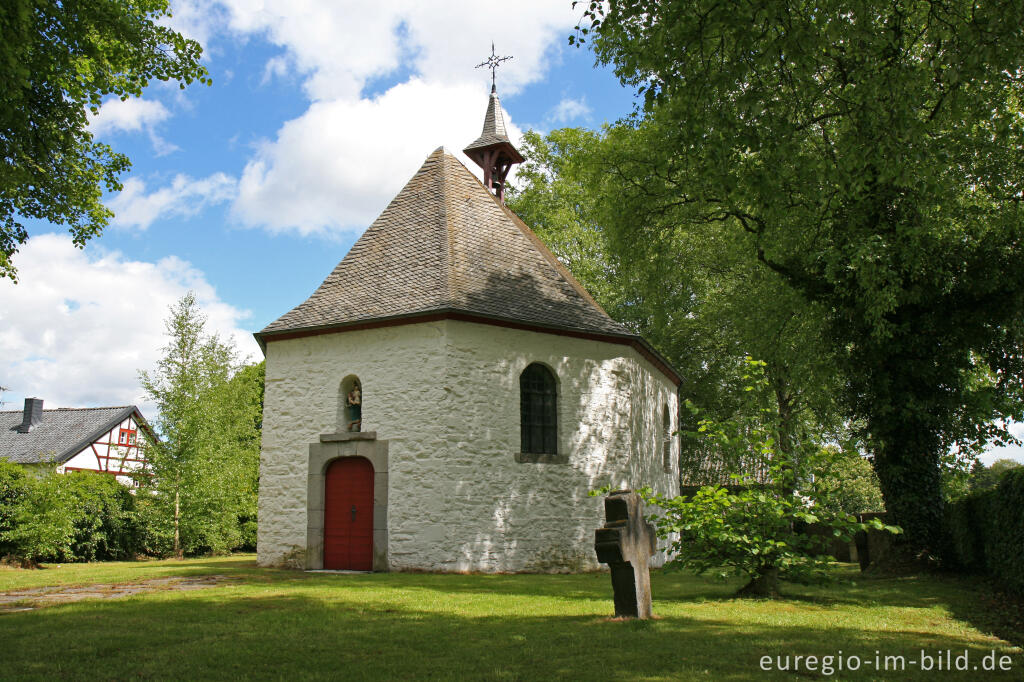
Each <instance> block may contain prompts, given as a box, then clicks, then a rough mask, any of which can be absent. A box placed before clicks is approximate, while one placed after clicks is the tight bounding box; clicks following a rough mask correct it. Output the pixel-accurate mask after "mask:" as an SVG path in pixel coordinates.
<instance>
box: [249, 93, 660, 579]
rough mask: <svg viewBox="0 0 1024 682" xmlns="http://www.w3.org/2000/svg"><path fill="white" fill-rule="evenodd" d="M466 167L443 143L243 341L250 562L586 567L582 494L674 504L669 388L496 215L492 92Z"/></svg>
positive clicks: (654, 366) (589, 522)
mask: <svg viewBox="0 0 1024 682" xmlns="http://www.w3.org/2000/svg"><path fill="white" fill-rule="evenodd" d="M464 152H465V154H466V156H467V157H469V158H470V159H471V160H472V161H473V162H474V163H475V164H477V165H479V166H480V168H481V169H482V175H483V182H481V181H480V180H479V179H477V177H476V176H475V175H474V174H473V173H472V172H471V171H470V170H469V169H468V168H467V167H466V166H465V165H463V164H462V162H460V161H459V159H457V158H456V157H455V156H453V155H452V154H451V153H449V152H448V151H446V150H445V149H444V148H438V149H436V150H435V151H434V152H433V153H431V154H430V155H429V156H427V158H426V160H425V161H424V162H423V165H422V166H421V167H420V169H419V170H418V171H416V173H415V174H414V175H413V176H412V178H411V179H410V180H409V181H408V183H406V185H405V187H403V188H402V190H401V191H400V192H399V193H398V195H397V196H395V197H394V199H392V200H391V202H390V203H389V204H388V206H387V208H385V209H384V212H383V213H381V214H380V216H379V217H378V218H377V219H376V220H375V221H374V222H373V223H372V224H371V225H370V226H369V228H368V229H367V230H366V232H365V233H363V235H362V236H361V237H360V238H359V239H358V241H356V243H355V244H354V245H353V246H352V248H351V250H350V251H349V252H348V254H347V255H346V256H345V257H344V259H343V260H342V261H341V262H340V263H339V264H338V265H337V267H335V268H334V270H333V271H332V272H331V273H330V274H329V275H328V276H327V278H326V279H325V280H324V282H323V283H322V284H321V285H320V286H319V288H317V289H316V291H314V292H313V293H312V295H311V296H310V297H309V298H308V299H306V300H305V301H304V302H302V303H301V304H299V305H298V306H296V307H295V308H293V309H292V310H291V311H289V312H287V313H285V314H284V315H282V316H281V317H280V318H278V319H277V320H275V321H274V322H272V323H271V324H270V325H268V326H267V327H266V328H265V329H263V330H262V331H261V332H259V333H257V334H256V339H257V341H258V342H259V344H260V346H261V347H262V348H263V350H264V353H265V355H266V393H265V399H264V416H263V446H262V453H261V458H260V493H259V538H258V552H259V563H260V565H264V566H291V567H294V568H301V569H340V570H346V569H347V570H375V571H388V570H391V571H403V570H429V571H489V572H498V571H501V572H505V571H524V572H570V571H582V570H590V569H596V568H598V567H599V564H598V563H597V557H596V555H595V553H594V531H595V529H597V528H599V527H601V526H602V524H603V523H604V511H603V505H602V501H601V499H600V498H598V497H591V496H589V495H588V492H589V491H590V490H593V489H596V488H598V487H600V486H603V485H606V484H610V485H612V486H615V487H639V486H643V485H647V486H651V487H652V488H654V489H655V491H657V492H659V493H662V494H665V495H675V494H676V493H677V491H678V487H679V471H678V448H679V445H678V443H677V441H676V439H675V438H674V437H673V435H672V434H673V432H674V431H675V430H676V429H677V428H678V424H677V423H676V420H677V414H678V402H677V387H678V385H679V381H680V379H679V376H678V375H677V373H676V371H675V370H674V369H673V368H672V367H671V366H670V364H669V363H668V362H667V361H666V360H665V359H664V358H662V357H661V356H660V355H659V354H658V352H657V351H655V350H654V348H652V347H651V345H650V344H648V343H647V342H646V341H645V340H644V339H643V338H641V337H640V336H638V335H636V334H634V333H632V332H631V331H630V330H629V329H627V328H625V327H624V326H623V325H621V324H619V323H618V322H616V321H615V320H613V319H612V318H611V317H609V316H608V314H607V313H606V312H605V311H604V310H603V309H602V308H601V306H599V305H598V304H597V302H595V301H594V299H593V298H592V297H591V296H590V295H589V294H588V293H587V292H586V291H585V290H584V289H583V287H582V286H581V285H580V284H579V283H578V282H577V281H576V280H575V279H574V278H573V276H572V275H571V274H570V273H569V271H568V270H567V269H566V268H565V267H564V266H563V265H562V263H560V262H559V260H558V259H557V258H556V257H555V256H554V255H553V254H552V253H551V252H550V251H549V250H548V249H547V248H546V247H545V246H544V244H543V243H542V242H541V241H540V240H539V239H538V238H537V237H536V235H534V234H533V232H532V231H531V230H530V228H529V227H528V226H527V225H525V224H524V223H523V222H522V221H521V220H520V219H519V218H518V217H517V216H516V215H515V214H514V213H513V212H512V211H510V210H509V209H508V208H507V207H506V206H505V205H504V188H505V182H506V179H507V176H508V172H509V169H510V168H511V167H512V165H513V164H516V163H520V162H522V161H523V157H522V155H521V154H520V153H519V151H518V150H517V149H516V148H515V146H514V145H513V144H512V142H511V141H510V139H509V137H508V133H507V130H506V125H505V121H504V115H503V113H502V109H501V103H500V101H499V98H498V95H497V92H496V91H495V89H494V88H493V86H492V89H491V95H490V100H489V102H488V105H487V111H486V115H485V117H484V126H483V131H482V133H481V135H480V137H479V138H477V139H476V140H475V141H474V142H472V143H471V144H470V145H469V146H467V147H466V148H465V150H464ZM658 559H659V557H658V556H656V557H654V562H653V563H655V564H657V563H658Z"/></svg>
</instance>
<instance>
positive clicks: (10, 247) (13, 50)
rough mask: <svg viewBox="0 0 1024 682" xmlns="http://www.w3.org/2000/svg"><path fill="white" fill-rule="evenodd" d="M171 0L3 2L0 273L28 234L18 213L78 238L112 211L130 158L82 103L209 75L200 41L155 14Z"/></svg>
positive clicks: (7, 273)
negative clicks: (96, 132) (95, 128)
mask: <svg viewBox="0 0 1024 682" xmlns="http://www.w3.org/2000/svg"><path fill="white" fill-rule="evenodd" d="M169 15H170V10H169V8H168V2H167V0H60V1H58V0H4V2H2V3H0V277H10V278H12V279H13V278H14V277H15V274H16V270H15V268H14V265H13V264H12V262H11V257H12V255H13V254H14V253H15V252H16V251H17V248H18V245H19V244H21V243H23V242H24V241H25V240H26V239H27V238H28V233H27V232H26V230H25V227H24V225H23V224H22V222H21V220H23V219H25V218H39V219H43V220H48V221H50V222H51V223H55V224H61V225H67V226H68V228H69V230H70V231H71V234H72V235H73V236H74V242H75V244H76V245H78V246H82V245H84V244H85V242H86V241H87V240H89V239H90V238H92V237H95V236H96V235H98V234H99V233H100V232H101V231H102V229H103V227H104V226H106V224H107V221H108V220H109V218H110V217H111V215H113V214H112V213H111V212H110V210H109V209H107V208H105V207H104V206H103V204H102V203H101V201H100V199H101V196H102V193H103V191H104V190H107V191H115V190H119V189H120V188H121V186H120V184H119V183H118V177H119V176H120V174H121V173H123V172H124V171H125V170H126V169H127V168H128V167H129V165H130V164H129V161H128V158H127V157H125V156H124V155H123V154H118V153H116V152H115V151H113V150H112V149H111V148H110V147H109V146H108V145H105V144H100V143H97V142H94V141H93V137H92V134H91V133H90V132H89V130H88V128H87V123H88V119H87V113H86V112H87V110H91V111H92V112H93V113H95V112H96V111H98V109H99V106H100V103H101V101H102V99H103V97H104V96H107V95H116V96H118V97H121V98H122V99H125V98H128V97H131V96H139V95H141V94H142V90H143V89H144V88H145V87H146V85H147V84H148V83H149V81H151V80H153V79H157V80H164V81H166V80H174V81H178V83H179V84H180V85H181V87H185V85H186V84H188V83H191V82H192V81H193V80H197V79H198V80H200V81H204V82H208V80H207V71H206V69H205V68H204V67H203V66H201V65H200V64H199V58H200V56H201V54H202V48H201V47H200V46H199V44H198V43H197V42H195V41H194V40H189V39H187V38H184V37H183V36H182V35H180V34H179V33H176V32H175V31H173V30H171V29H170V28H168V27H167V26H165V25H163V24H161V23H160V21H161V20H162V19H163V18H165V17H167V16H169Z"/></svg>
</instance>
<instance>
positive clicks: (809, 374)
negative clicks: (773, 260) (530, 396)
mask: <svg viewBox="0 0 1024 682" xmlns="http://www.w3.org/2000/svg"><path fill="white" fill-rule="evenodd" d="M645 143H646V140H645V139H643V137H642V135H641V133H639V132H638V131H634V130H628V129H621V128H613V129H611V130H608V131H605V132H602V133H599V132H594V131H587V130H582V129H572V128H566V129H561V130H555V131H552V132H551V133H549V134H548V135H546V136H544V137H541V136H540V135H538V134H537V133H534V132H532V131H531V132H527V133H526V135H525V136H524V141H523V145H522V150H523V153H524V155H525V156H526V157H527V159H528V160H527V162H526V163H525V164H524V165H523V167H522V168H521V169H520V170H519V171H518V173H517V176H516V183H515V187H514V188H513V189H512V190H511V191H510V193H509V199H508V203H509V206H510V207H511V208H512V209H513V210H514V211H516V212H517V213H518V214H519V215H520V216H521V217H522V218H523V219H524V220H525V221H526V222H527V223H528V224H529V225H530V226H531V227H532V228H533V229H534V230H535V231H536V232H537V234H538V236H540V237H541V239H543V240H544V241H545V243H546V244H547V245H548V246H549V247H550V248H551V249H552V251H554V253H555V254H556V255H558V257H559V258H560V259H561V260H562V261H563V262H564V263H565V264H566V266H567V267H569V269H570V270H571V271H572V272H573V274H574V275H575V276H576V277H577V278H578V279H579V280H580V281H581V283H582V284H583V285H584V286H585V287H586V288H587V289H588V290H589V291H590V292H591V293H592V294H593V295H594V296H595V298H596V299H597V300H598V301H599V302H600V303H601V304H602V305H603V306H604V307H605V309H606V310H608V312H609V313H610V314H611V315H612V316H613V317H614V318H615V319H617V320H619V321H621V322H623V323H624V324H626V325H628V326H630V327H631V328H632V329H633V330H634V331H636V332H638V333H640V334H642V335H643V336H644V337H645V338H647V339H648V340H650V341H651V342H652V343H653V344H654V345H655V346H656V347H658V349H659V350H660V351H661V352H662V353H664V354H665V355H666V356H667V357H668V358H669V359H670V360H671V361H672V363H673V364H674V365H675V366H676V367H677V368H679V369H680V370H681V371H682V373H683V375H684V376H685V377H686V381H685V382H684V384H683V385H682V387H681V388H680V392H681V397H682V398H684V399H686V400H690V401H691V402H693V403H694V404H696V405H699V406H700V407H701V409H702V410H704V411H705V413H706V414H710V415H712V416H714V417H715V418H717V419H728V418H732V417H733V416H736V415H738V414H739V413H740V412H742V411H743V410H744V409H745V405H746V403H745V402H744V392H745V391H744V389H745V382H744V380H743V377H744V375H745V374H746V373H747V363H746V361H745V359H746V358H747V357H748V356H754V357H757V358H760V359H762V360H763V361H764V362H765V363H766V364H765V374H766V377H767V380H768V381H769V385H770V387H771V392H772V396H773V398H774V409H776V411H777V413H778V414H779V416H780V424H781V425H782V430H783V433H782V434H780V435H782V436H783V442H782V443H781V444H780V447H781V448H782V449H784V450H786V451H788V452H791V451H792V450H793V448H794V447H795V443H794V442H793V441H794V439H795V437H796V434H797V433H798V432H799V433H802V434H804V435H805V436H808V435H809V436H810V437H815V436H817V437H818V439H826V438H827V439H828V440H836V439H837V438H838V439H842V438H841V436H842V435H845V434H843V433H842V432H843V431H844V428H843V427H845V424H844V422H843V420H841V419H840V414H839V412H838V410H837V409H836V404H835V401H834V400H833V393H834V390H835V388H836V382H837V375H836V373H835V371H834V364H835V363H834V362H833V361H832V358H831V353H830V350H829V348H828V346H827V345H826V344H825V343H824V342H823V338H822V332H823V329H822V326H823V325H822V324H821V315H820V313H819V314H812V313H811V311H809V310H808V308H810V307H812V306H810V305H809V304H808V303H807V302H806V301H804V300H803V299H802V298H801V297H800V296H799V295H798V294H796V293H795V292H794V291H792V289H791V288H790V287H788V286H787V285H786V284H785V282H784V281H783V280H782V278H781V277H780V276H779V275H778V274H777V273H774V272H772V271H770V270H767V269H765V268H762V267H760V266H758V264H757V263H754V262H751V261H750V259H748V258H746V254H747V252H748V250H749V247H750V244H749V241H750V237H749V235H746V234H745V233H742V232H736V233H728V232H722V231H721V230H719V229H717V226H702V227H701V229H696V228H694V229H688V230H677V229H674V227H675V225H676V223H675V218H676V216H675V214H674V211H672V210H671V208H669V207H662V210H661V211H660V212H659V213H658V214H652V213H646V214H645V213H644V206H643V204H642V202H640V205H639V206H637V205H635V204H636V203H637V202H636V201H635V200H634V199H635V197H634V194H635V192H634V191H633V190H631V189H630V188H626V187H623V186H622V182H621V179H622V174H621V173H620V172H618V170H617V169H618V167H619V164H620V163H621V162H622V160H623V159H626V158H630V157H631V156H634V155H635V154H637V153H638V152H637V149H640V148H642V147H643V145H644V144H645ZM655 182H656V181H655V180H654V179H653V178H652V179H648V184H647V186H646V187H645V191H646V190H650V189H653V187H654V184H655ZM638 215H643V219H644V220H645V221H646V223H647V225H648V230H649V231H650V232H653V233H656V234H657V235H658V238H657V239H641V240H637V239H636V238H635V237H636V234H635V228H636V225H637V216H638ZM680 416H681V418H682V421H681V424H682V425H683V427H684V433H687V432H690V431H693V430H694V429H695V428H696V419H695V418H693V415H692V414H691V413H690V412H689V411H684V412H683V413H682V414H681V415H680ZM684 444H685V445H686V447H684V449H683V457H682V467H681V469H682V472H683V478H684V480H685V481H686V482H687V483H691V484H696V483H705V482H719V481H722V480H728V479H727V478H724V476H725V475H726V474H728V473H730V471H729V470H730V469H732V466H731V465H729V464H728V463H727V462H725V461H724V460H723V458H722V457H720V456H719V455H720V453H713V452H711V451H710V445H709V442H708V441H707V439H703V438H698V437H695V436H690V435H688V436H687V437H686V439H685V440H684ZM712 461H713V462H714V464H713V465H712V466H709V463H710V462H712Z"/></svg>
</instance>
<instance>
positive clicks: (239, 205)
mask: <svg viewBox="0 0 1024 682" xmlns="http://www.w3.org/2000/svg"><path fill="white" fill-rule="evenodd" d="M486 107H487V99H486V97H485V96H484V95H482V94H481V90H480V89H479V88H477V87H475V86H472V85H455V86H444V85H438V84H430V83H427V82H425V81H422V80H420V79H412V80H410V81H408V82H405V83H402V84H399V85H396V86H395V87H393V88H391V89H390V90H388V91H387V92H386V93H384V94H383V95H381V96H379V97H377V98H375V99H372V100H370V99H356V100H343V99H338V100H333V101H330V102H315V103H313V104H312V105H311V106H310V108H309V110H308V111H306V113H305V114H303V115H302V116H300V117H299V118H297V119H294V120H291V121H288V122H287V123H285V124H284V126H283V127H282V128H281V130H280V131H279V132H278V136H277V139H275V140H273V141H272V142H266V143H264V144H263V145H262V146H261V147H260V149H259V151H258V152H257V154H256V155H255V157H254V158H253V159H252V160H250V161H249V163H248V164H247V165H246V167H245V171H244V172H243V173H242V177H241V180H240V181H239V189H238V197H237V199H236V201H235V204H234V207H233V211H234V215H235V217H236V218H238V219H239V220H240V221H241V222H242V223H243V224H245V225H249V226H264V227H267V228H269V229H270V230H271V231H281V230H292V229H293V230H296V231H298V232H299V233H300V234H309V233H316V232H323V231H325V230H330V229H343V230H344V229H348V230H362V229H364V228H365V227H366V226H367V225H369V224H370V222H371V221H373V219H374V218H376V217H377V214H378V213H380V211H381V210H383V208H384V206H385V205H386V204H387V202H388V201H389V200H390V199H391V197H393V196H394V195H395V194H396V193H397V192H398V191H399V190H400V189H401V188H402V186H403V185H404V184H405V183H406V182H408V180H409V178H411V177H412V175H413V173H415V172H416V169H417V168H419V166H420V164H422V162H423V160H424V159H425V158H426V157H427V155H428V154H430V152H432V151H433V150H434V149H436V148H437V147H439V146H442V145H443V146H446V147H447V148H448V149H449V151H453V152H457V150H461V149H462V148H463V147H464V146H466V145H467V144H469V143H470V142H472V141H473V139H474V138H475V137H476V135H478V134H479V131H480V126H481V125H482V123H483V118H484V112H485V110H486ZM510 127H511V130H509V134H510V135H512V136H513V139H517V138H518V137H519V135H520V132H519V131H518V129H516V128H515V127H514V126H510ZM458 153H459V155H460V156H461V152H458ZM462 159H463V162H464V163H466V165H467V166H468V167H470V168H471V169H473V170H474V171H475V170H476V166H475V165H474V164H472V163H471V162H470V161H469V160H468V159H466V158H465V157H462Z"/></svg>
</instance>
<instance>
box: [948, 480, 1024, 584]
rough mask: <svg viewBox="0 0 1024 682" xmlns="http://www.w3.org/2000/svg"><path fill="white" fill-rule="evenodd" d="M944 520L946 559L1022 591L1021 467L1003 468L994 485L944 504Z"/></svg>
mask: <svg viewBox="0 0 1024 682" xmlns="http://www.w3.org/2000/svg"><path fill="white" fill-rule="evenodd" d="M946 523H947V526H948V529H949V534H950V537H951V538H952V542H951V548H952V549H951V552H952V555H951V556H949V557H947V559H948V563H950V564H952V565H953V566H955V567H957V568H959V569H960V570H963V571H969V572H974V573H987V574H989V575H991V576H993V577H994V578H996V579H997V580H999V581H1000V582H1002V583H1003V584H1005V585H1006V586H1007V587H1009V588H1010V589H1012V590H1014V591H1016V592H1019V593H1021V594H1024V468H1016V469H1010V470H1007V471H1006V472H1004V473H1003V474H1002V476H1001V477H1000V478H999V481H998V483H997V484H996V486H995V487H994V488H992V489H990V490H985V491H981V492H975V493H971V494H970V495H968V496H967V497H965V498H964V499H962V500H960V501H958V502H955V503H953V504H950V505H948V507H947V510H946Z"/></svg>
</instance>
